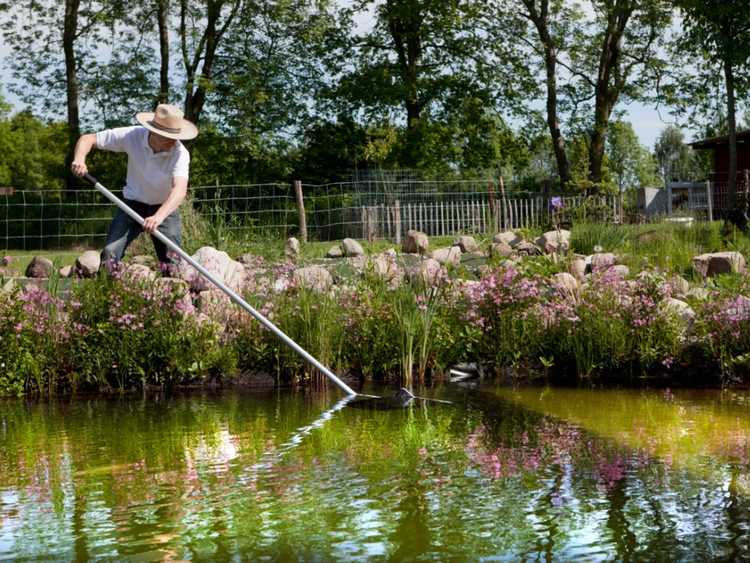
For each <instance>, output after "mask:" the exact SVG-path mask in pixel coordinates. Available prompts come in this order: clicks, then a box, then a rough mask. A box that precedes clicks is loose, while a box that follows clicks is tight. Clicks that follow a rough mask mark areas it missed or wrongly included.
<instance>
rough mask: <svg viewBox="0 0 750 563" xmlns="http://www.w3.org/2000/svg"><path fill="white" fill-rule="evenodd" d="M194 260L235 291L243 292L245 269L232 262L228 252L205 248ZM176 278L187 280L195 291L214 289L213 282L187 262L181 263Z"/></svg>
mask: <svg viewBox="0 0 750 563" xmlns="http://www.w3.org/2000/svg"><path fill="white" fill-rule="evenodd" d="M192 258H193V260H195V261H196V262H198V263H199V264H200V265H201V266H203V267H204V268H205V269H206V270H208V271H209V272H210V273H211V274H213V275H214V276H215V277H216V278H217V279H218V280H219V281H220V282H222V283H223V284H224V285H226V286H227V287H229V288H230V289H232V290H233V291H236V292H238V293H240V292H241V291H242V287H243V286H244V285H245V283H246V281H247V272H246V271H245V267H244V266H243V265H242V264H240V263H239V262H237V261H235V260H232V259H231V258H230V257H229V254H227V253H226V252H224V251H222V250H216V249H215V248H213V247H211V246H204V247H202V248H199V249H198V251H197V252H196V253H195V254H193V256H192ZM175 277H179V278H180V279H183V280H185V281H186V282H187V283H188V284H190V287H191V288H192V289H193V290H194V291H205V290H207V289H208V288H209V287H213V284H212V283H211V282H209V281H208V280H207V279H205V278H204V277H203V275H202V274H201V273H200V272H198V271H197V270H196V269H195V268H193V267H192V266H191V265H190V264H188V263H187V262H185V261H181V262H180V264H179V267H178V269H177V272H176V275H175Z"/></svg>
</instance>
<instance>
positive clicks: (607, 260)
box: [590, 252, 617, 272]
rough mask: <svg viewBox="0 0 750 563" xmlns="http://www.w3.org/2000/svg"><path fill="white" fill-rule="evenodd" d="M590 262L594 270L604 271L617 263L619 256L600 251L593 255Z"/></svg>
mask: <svg viewBox="0 0 750 563" xmlns="http://www.w3.org/2000/svg"><path fill="white" fill-rule="evenodd" d="M590 263H591V271H592V272H603V271H604V270H608V269H609V268H610V267H612V266H614V265H615V264H617V257H616V256H615V255H614V254H612V253H611V252H599V253H597V254H592V255H591V258H590Z"/></svg>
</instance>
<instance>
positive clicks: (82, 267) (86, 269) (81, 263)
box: [74, 250, 102, 278]
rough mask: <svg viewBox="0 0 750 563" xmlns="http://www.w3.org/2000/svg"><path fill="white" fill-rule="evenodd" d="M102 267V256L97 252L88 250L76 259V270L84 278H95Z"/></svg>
mask: <svg viewBox="0 0 750 563" xmlns="http://www.w3.org/2000/svg"><path fill="white" fill-rule="evenodd" d="M101 265H102V259H101V255H100V254H99V253H98V252H97V251H96V250H87V251H86V252H84V253H83V254H81V255H80V256H79V257H78V258H77V259H76V263H75V268H74V270H75V272H76V274H78V275H79V276H80V277H82V278H93V277H94V276H95V275H96V273H97V272H98V271H99V267H100V266H101Z"/></svg>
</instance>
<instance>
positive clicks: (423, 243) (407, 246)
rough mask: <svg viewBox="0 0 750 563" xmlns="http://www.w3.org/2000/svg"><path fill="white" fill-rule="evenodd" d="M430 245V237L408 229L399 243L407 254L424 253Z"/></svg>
mask: <svg viewBox="0 0 750 563" xmlns="http://www.w3.org/2000/svg"><path fill="white" fill-rule="evenodd" d="M429 246H430V239H428V238H427V235H426V234H424V233H423V232H421V231H415V230H411V229H410V230H409V231H407V232H406V238H404V242H403V244H402V245H401V250H402V252H406V253H408V254H424V253H425V252H427V248H428V247H429Z"/></svg>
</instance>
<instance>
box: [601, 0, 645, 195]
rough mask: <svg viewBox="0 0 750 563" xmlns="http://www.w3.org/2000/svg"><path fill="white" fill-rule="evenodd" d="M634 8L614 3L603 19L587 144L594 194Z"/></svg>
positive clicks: (621, 80)
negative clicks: (624, 42)
mask: <svg viewBox="0 0 750 563" xmlns="http://www.w3.org/2000/svg"><path fill="white" fill-rule="evenodd" d="M635 6H636V3H635V2H632V1H630V0H618V1H617V2H615V4H614V6H611V7H610V8H608V9H609V10H610V11H609V14H608V16H607V29H606V31H605V34H604V43H603V44H602V52H601V55H600V56H599V72H598V74H597V77H596V86H595V88H594V96H595V108H594V127H593V129H592V131H591V138H590V142H589V180H590V181H591V183H592V184H593V189H594V190H598V189H599V188H600V186H601V182H602V165H603V163H604V148H605V142H606V140H607V129H608V127H609V118H610V116H611V115H612V109H613V108H614V107H615V104H616V103H617V99H618V98H619V97H620V92H621V91H622V88H623V86H624V84H625V81H626V76H625V74H624V73H623V71H622V69H620V64H621V59H622V49H621V41H622V36H623V34H624V33H625V28H626V27H627V25H628V21H629V20H630V16H631V15H632V14H633V10H634V9H635Z"/></svg>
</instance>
